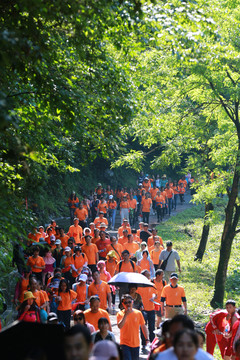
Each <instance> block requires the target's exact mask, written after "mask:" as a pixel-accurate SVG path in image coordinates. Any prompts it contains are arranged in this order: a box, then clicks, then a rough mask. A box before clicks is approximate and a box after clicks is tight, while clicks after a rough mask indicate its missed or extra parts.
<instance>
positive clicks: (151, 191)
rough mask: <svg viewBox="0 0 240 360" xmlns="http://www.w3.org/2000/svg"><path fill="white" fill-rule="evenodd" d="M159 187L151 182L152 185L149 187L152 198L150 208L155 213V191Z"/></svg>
mask: <svg viewBox="0 0 240 360" xmlns="http://www.w3.org/2000/svg"><path fill="white" fill-rule="evenodd" d="M158 191H159V189H158V188H157V186H156V184H155V183H154V184H153V187H152V188H151V189H150V194H151V199H152V208H153V211H154V213H156V200H155V197H156V196H157V192H158Z"/></svg>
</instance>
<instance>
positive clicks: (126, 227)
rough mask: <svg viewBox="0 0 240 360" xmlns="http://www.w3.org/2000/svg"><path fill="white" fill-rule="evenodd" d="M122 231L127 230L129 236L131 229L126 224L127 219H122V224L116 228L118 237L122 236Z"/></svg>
mask: <svg viewBox="0 0 240 360" xmlns="http://www.w3.org/2000/svg"><path fill="white" fill-rule="evenodd" d="M123 230H127V231H128V233H129V234H131V227H130V226H129V224H128V219H123V224H122V226H120V227H119V228H118V237H121V236H123Z"/></svg>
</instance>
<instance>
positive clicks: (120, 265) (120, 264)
mask: <svg viewBox="0 0 240 360" xmlns="http://www.w3.org/2000/svg"><path fill="white" fill-rule="evenodd" d="M122 263H123V260H121V261H120V262H119V272H121V267H122ZM130 263H131V265H132V268H133V271H135V269H134V262H133V261H132V260H131V259H130Z"/></svg>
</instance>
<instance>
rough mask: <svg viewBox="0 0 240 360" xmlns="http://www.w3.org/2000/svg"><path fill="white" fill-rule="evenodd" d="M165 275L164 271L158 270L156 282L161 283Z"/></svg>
mask: <svg viewBox="0 0 240 360" xmlns="http://www.w3.org/2000/svg"><path fill="white" fill-rule="evenodd" d="M163 274H164V271H163V270H162V269H158V270H157V271H156V272H155V276H156V280H157V281H161V280H162V279H163Z"/></svg>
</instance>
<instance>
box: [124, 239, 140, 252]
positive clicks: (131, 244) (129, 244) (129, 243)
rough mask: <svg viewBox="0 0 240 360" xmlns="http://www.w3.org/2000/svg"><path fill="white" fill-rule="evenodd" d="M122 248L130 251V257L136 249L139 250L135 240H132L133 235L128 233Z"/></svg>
mask: <svg viewBox="0 0 240 360" xmlns="http://www.w3.org/2000/svg"><path fill="white" fill-rule="evenodd" d="M123 249H124V250H128V251H129V253H130V257H133V256H134V255H135V253H136V251H137V250H139V245H138V243H136V242H135V241H133V235H132V234H128V241H127V242H126V243H124V244H123Z"/></svg>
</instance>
